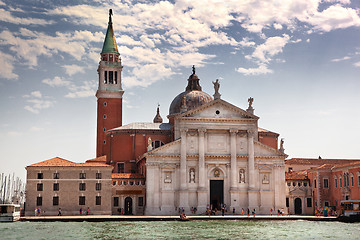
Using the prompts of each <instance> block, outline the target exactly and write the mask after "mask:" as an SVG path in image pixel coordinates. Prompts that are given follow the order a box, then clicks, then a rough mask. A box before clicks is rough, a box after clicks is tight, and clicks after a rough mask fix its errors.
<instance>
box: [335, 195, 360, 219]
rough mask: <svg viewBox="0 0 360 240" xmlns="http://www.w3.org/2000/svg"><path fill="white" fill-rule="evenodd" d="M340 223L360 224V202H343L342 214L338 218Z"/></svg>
mask: <svg viewBox="0 0 360 240" xmlns="http://www.w3.org/2000/svg"><path fill="white" fill-rule="evenodd" d="M338 220H339V221H340V222H346V223H354V222H360V200H343V201H341V214H340V216H339V217H338Z"/></svg>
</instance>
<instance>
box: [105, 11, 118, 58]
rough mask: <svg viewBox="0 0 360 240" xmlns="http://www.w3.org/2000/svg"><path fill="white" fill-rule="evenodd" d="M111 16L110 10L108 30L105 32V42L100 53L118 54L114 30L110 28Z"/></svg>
mask: <svg viewBox="0 0 360 240" xmlns="http://www.w3.org/2000/svg"><path fill="white" fill-rule="evenodd" d="M112 15H113V13H112V9H110V10H109V23H108V28H107V31H106V36H105V41H104V45H103V48H102V51H101V53H119V51H118V48H117V44H116V40H115V34H114V29H113V26H112V19H111V16H112Z"/></svg>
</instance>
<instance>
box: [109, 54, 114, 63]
mask: <svg viewBox="0 0 360 240" xmlns="http://www.w3.org/2000/svg"><path fill="white" fill-rule="evenodd" d="M112 61H113V55H112V54H109V62H112Z"/></svg>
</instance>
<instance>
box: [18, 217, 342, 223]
mask: <svg viewBox="0 0 360 240" xmlns="http://www.w3.org/2000/svg"><path fill="white" fill-rule="evenodd" d="M187 218H188V219H189V220H190V221H191V220H205V221H209V220H240V221H257V220H269V221H271V220H277V221H278V220H305V221H326V222H330V221H338V219H337V218H336V217H316V216H304V215H290V216H277V215H273V216H270V215H258V216H255V217H253V216H249V217H248V216H242V215H225V216H220V215H219V216H218V215H216V216H210V217H209V216H207V215H198V216H188V217H187ZM178 220H180V217H179V216H126V215H85V216H40V217H21V218H20V221H31V222H54V221H61V222H83V221H86V222H107V221H178Z"/></svg>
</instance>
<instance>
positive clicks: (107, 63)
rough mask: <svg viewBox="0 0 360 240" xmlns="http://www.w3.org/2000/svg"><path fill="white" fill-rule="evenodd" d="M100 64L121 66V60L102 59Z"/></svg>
mask: <svg viewBox="0 0 360 240" xmlns="http://www.w3.org/2000/svg"><path fill="white" fill-rule="evenodd" d="M100 65H104V66H108V67H121V61H119V62H110V61H100Z"/></svg>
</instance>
